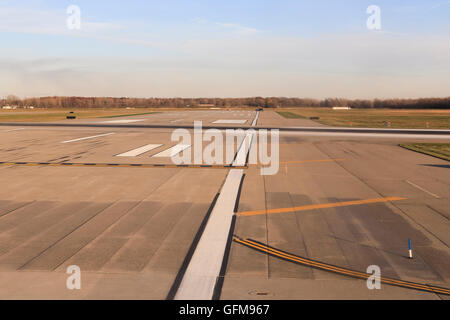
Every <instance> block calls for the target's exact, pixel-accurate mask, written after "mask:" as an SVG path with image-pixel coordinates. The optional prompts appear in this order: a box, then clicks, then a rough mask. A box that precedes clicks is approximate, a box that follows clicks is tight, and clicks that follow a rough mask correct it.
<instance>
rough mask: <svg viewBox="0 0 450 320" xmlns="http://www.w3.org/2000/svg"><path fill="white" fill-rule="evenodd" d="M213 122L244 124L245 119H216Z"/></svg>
mask: <svg viewBox="0 0 450 320" xmlns="http://www.w3.org/2000/svg"><path fill="white" fill-rule="evenodd" d="M213 123H215V124H245V123H247V120H216V121H214V122H213Z"/></svg>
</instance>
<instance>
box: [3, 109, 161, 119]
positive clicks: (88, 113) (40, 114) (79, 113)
mask: <svg viewBox="0 0 450 320" xmlns="http://www.w3.org/2000/svg"><path fill="white" fill-rule="evenodd" d="M70 111H73V112H74V115H75V116H76V117H77V119H87V118H111V117H126V116H135V115H142V114H150V113H154V112H156V111H155V110H154V109H130V110H127V109H74V110H67V109H65V110H61V109H35V110H1V111H0V122H47V121H60V120H65V119H66V116H67V115H69V112H70Z"/></svg>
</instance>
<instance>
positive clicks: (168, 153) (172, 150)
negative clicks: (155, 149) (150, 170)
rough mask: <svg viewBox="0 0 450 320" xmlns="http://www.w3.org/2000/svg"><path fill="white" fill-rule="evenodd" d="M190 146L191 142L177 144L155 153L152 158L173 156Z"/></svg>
mask: <svg viewBox="0 0 450 320" xmlns="http://www.w3.org/2000/svg"><path fill="white" fill-rule="evenodd" d="M190 147H191V146H190V145H189V144H177V145H176V146H173V147H171V148H169V149H167V150H164V151H162V152H160V153H158V154H155V155H154V156H153V157H152V158H171V157H173V156H175V155H177V154H179V153H180V152H181V151H184V150H186V149H187V148H190Z"/></svg>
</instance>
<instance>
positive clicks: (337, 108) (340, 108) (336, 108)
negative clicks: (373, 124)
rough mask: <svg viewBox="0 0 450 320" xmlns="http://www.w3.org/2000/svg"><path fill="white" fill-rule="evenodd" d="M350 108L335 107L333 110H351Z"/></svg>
mask: <svg viewBox="0 0 450 320" xmlns="http://www.w3.org/2000/svg"><path fill="white" fill-rule="evenodd" d="M351 109H352V108H350V107H333V110H351Z"/></svg>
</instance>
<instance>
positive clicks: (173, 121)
mask: <svg viewBox="0 0 450 320" xmlns="http://www.w3.org/2000/svg"><path fill="white" fill-rule="evenodd" d="M183 120H184V119H178V120H172V121H170V122H172V123H175V122H180V121H183Z"/></svg>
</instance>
